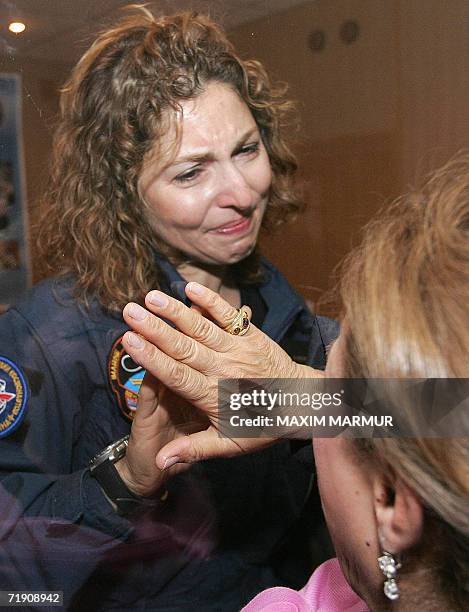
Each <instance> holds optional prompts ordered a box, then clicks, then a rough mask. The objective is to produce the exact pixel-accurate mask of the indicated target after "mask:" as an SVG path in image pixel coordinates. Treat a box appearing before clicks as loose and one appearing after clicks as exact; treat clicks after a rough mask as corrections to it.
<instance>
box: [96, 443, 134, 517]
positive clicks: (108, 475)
mask: <svg viewBox="0 0 469 612" xmlns="http://www.w3.org/2000/svg"><path fill="white" fill-rule="evenodd" d="M129 437H130V436H129V435H127V436H124V437H123V438H121V439H120V440H117V442H113V443H112V444H110V445H109V446H107V447H106V448H105V449H104V450H103V451H101V452H100V453H98V454H97V455H96V456H95V457H93V459H91V461H90V464H89V470H90V475H91V476H92V477H93V478H96V480H97V481H98V483H99V485H100V487H101V488H102V490H103V491H104V493H105V494H106V496H107V497H108V498H109V500H110V501H111V502H112V503H113V504H114V505H115V506H116V508H117V512H118V514H120V515H121V516H127V515H129V514H132V513H133V512H135V510H137V509H138V508H139V507H140V506H141V505H142V504H143V505H146V504H145V502H146V500H145V498H143V497H139V496H138V495H135V494H134V493H132V491H131V490H130V489H129V488H128V487H127V486H126V484H125V483H124V481H123V480H122V478H121V477H120V475H119V472H118V471H117V469H116V467H115V465H114V464H115V463H117V461H119V459H122V457H124V455H125V453H126V451H127V446H128V444H129Z"/></svg>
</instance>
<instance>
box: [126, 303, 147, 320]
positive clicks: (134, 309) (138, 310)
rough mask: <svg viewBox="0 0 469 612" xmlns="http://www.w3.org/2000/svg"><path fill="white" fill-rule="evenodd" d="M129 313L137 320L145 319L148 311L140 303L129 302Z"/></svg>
mask: <svg viewBox="0 0 469 612" xmlns="http://www.w3.org/2000/svg"><path fill="white" fill-rule="evenodd" d="M127 314H128V315H129V317H132V319H135V320H136V321H143V320H144V319H146V317H147V314H148V313H147V311H146V310H145V308H142V307H141V306H139V305H138V304H129V305H128V306H127Z"/></svg>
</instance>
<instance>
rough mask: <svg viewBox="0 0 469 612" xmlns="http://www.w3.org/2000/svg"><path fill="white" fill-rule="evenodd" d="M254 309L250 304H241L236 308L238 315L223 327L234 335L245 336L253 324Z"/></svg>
mask: <svg viewBox="0 0 469 612" xmlns="http://www.w3.org/2000/svg"><path fill="white" fill-rule="evenodd" d="M251 317H252V311H251V309H250V308H249V306H241V308H238V309H237V310H236V315H235V317H234V318H233V320H232V321H231V323H228V325H225V327H224V328H223V329H224V331H226V332H228V333H229V334H231V335H232V336H244V334H245V333H246V332H247V331H248V329H249V326H250V324H251Z"/></svg>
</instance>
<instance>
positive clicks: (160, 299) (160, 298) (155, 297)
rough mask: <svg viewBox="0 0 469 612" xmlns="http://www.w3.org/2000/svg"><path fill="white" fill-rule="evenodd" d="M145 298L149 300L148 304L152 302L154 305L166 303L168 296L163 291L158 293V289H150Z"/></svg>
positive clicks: (165, 304) (164, 304)
mask: <svg viewBox="0 0 469 612" xmlns="http://www.w3.org/2000/svg"><path fill="white" fill-rule="evenodd" d="M147 300H148V301H149V302H150V304H153V305H154V306H167V305H168V298H167V297H166V296H165V295H164V294H163V293H159V292H158V291H151V292H150V293H149V294H148V295H147Z"/></svg>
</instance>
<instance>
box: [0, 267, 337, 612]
mask: <svg viewBox="0 0 469 612" xmlns="http://www.w3.org/2000/svg"><path fill="white" fill-rule="evenodd" d="M264 266H265V271H266V281H265V282H264V283H263V284H262V286H260V288H259V290H260V294H261V296H262V298H263V300H264V301H265V304H266V305H267V313H266V317H265V320H264V324H263V330H264V331H265V332H266V333H267V334H268V335H270V336H271V337H272V338H273V339H274V340H276V341H277V342H284V341H285V339H288V341H289V345H290V346H294V347H295V348H294V349H292V351H293V352H297V353H298V354H296V355H294V357H295V358H296V359H299V360H300V359H301V360H303V361H305V362H307V363H310V364H312V365H314V366H316V367H319V368H321V367H323V366H324V364H325V345H326V344H327V343H328V342H329V341H330V340H331V339H332V338H333V337H335V336H336V335H337V325H336V324H335V323H334V322H332V321H330V320H328V319H324V318H322V317H315V316H313V315H311V314H310V312H309V311H308V309H307V307H306V305H305V303H304V301H303V300H302V298H300V297H299V296H298V295H297V294H296V293H295V292H294V291H293V290H292V288H291V287H290V286H289V284H288V283H287V281H286V280H285V279H284V277H283V276H282V275H281V274H280V273H279V272H278V270H276V269H275V268H274V267H273V266H272V265H271V264H269V263H268V262H264ZM163 268H164V273H165V275H166V279H167V282H168V286H169V287H171V288H173V289H174V288H177V287H178V283H179V284H180V283H181V282H182V279H181V277H180V276H179V274H178V273H177V272H176V270H175V269H174V268H172V266H170V265H169V264H168V263H167V262H164V263H163ZM176 293H177V291H176ZM179 297H180V296H179ZM126 330H127V326H126V324H125V323H124V321H123V320H122V318H121V317H120V316H116V315H112V314H109V312H107V311H106V310H104V309H103V308H102V307H101V306H100V305H99V304H98V303H92V304H91V307H90V308H89V309H86V308H85V307H84V306H82V305H79V304H78V303H77V301H76V300H75V299H74V298H73V282H72V280H71V279H70V278H66V279H62V280H57V279H51V280H47V281H45V282H43V283H40V284H39V285H37V286H35V287H34V288H33V289H32V290H31V292H30V294H29V295H28V297H27V298H25V299H24V300H22V301H21V302H20V303H18V304H17V305H16V306H15V307H13V308H11V309H10V310H9V311H8V312H7V313H5V314H4V315H2V316H1V317H0V362H1V360H2V359H3V363H6V364H8V363H11V364H14V366H15V368H16V370H17V371H19V372H20V373H21V374H22V375H23V376H24V380H25V389H24V392H25V394H26V395H27V401H26V402H25V406H24V416H23V418H22V419H21V420H20V419H19V418H18V423H16V426H15V427H13V429H12V430H11V432H9V433H8V435H5V436H4V437H2V438H1V439H0V508H1V510H0V513H1V514H0V517H1V522H0V541H1V546H0V576H1V580H0V583H1V588H2V589H3V590H5V589H21V590H60V591H63V592H64V600H65V604H66V607H67V608H68V609H72V610H82V609H86V607H88V608H89V609H93V610H138V609H145V610H164V611H165V612H176V611H178V612H179V611H181V610H186V609H188V610H195V611H197V610H200V611H202V610H203V611H204V612H207V611H210V610H214V611H215V610H220V611H221V610H223V611H230V610H239V609H240V608H241V607H242V605H244V604H245V603H246V602H247V601H248V600H249V599H251V598H252V597H253V596H254V595H255V594H256V593H258V592H259V591H261V590H262V589H264V588H267V587H269V586H272V585H275V584H278V583H279V577H278V575H276V574H275V569H274V568H273V561H272V559H274V558H279V557H282V555H283V554H284V553H282V546H283V544H285V539H286V538H288V533H289V530H290V529H292V527H293V525H294V524H295V521H296V520H297V519H298V517H299V516H300V515H301V512H302V509H303V506H304V504H305V500H306V498H307V496H308V494H309V491H310V488H311V478H312V459H311V445H309V444H308V445H307V446H303V447H302V448H301V449H299V450H298V452H296V453H293V452H292V448H291V445H290V443H289V442H287V441H284V442H282V443H279V444H277V445H275V446H273V447H271V448H269V449H266V450H264V451H261V452H259V453H256V454H253V455H246V456H241V457H237V458H234V459H216V460H210V461H204V462H201V463H199V464H197V465H194V466H191V468H190V470H188V471H187V472H185V473H183V474H180V475H178V476H176V477H174V478H173V479H171V481H170V482H169V483H168V489H169V496H168V499H167V501H166V502H164V503H163V504H161V506H158V507H156V508H154V509H152V510H151V511H148V510H147V511H142V512H141V513H140V514H138V515H136V516H134V517H132V518H124V517H122V516H119V515H118V514H117V513H116V512H114V510H113V509H112V507H111V506H110V504H109V503H108V501H107V500H106V498H105V497H104V495H103V493H102V491H101V489H100V487H99V485H98V483H97V482H96V481H95V480H94V479H93V478H92V477H90V474H89V471H88V469H87V466H88V463H89V461H90V459H91V458H92V457H93V456H94V455H95V454H96V453H97V452H99V451H101V450H102V449H103V448H105V447H106V446H107V445H108V444H110V443H111V442H114V441H115V440H117V439H118V438H120V437H122V436H124V435H125V434H127V433H128V432H129V431H130V426H131V423H130V421H129V420H128V419H126V418H125V416H124V415H123V413H122V411H121V409H120V408H119V406H118V405H117V404H118V402H117V401H116V396H115V395H114V394H113V392H112V389H111V386H110V382H109V376H110V373H109V359H110V354H111V352H112V350H113V346H115V342H116V340H118V339H119V338H120V337H121V336H122V334H123V333H124V332H125V331H126ZM291 341H292V342H291ZM0 365H1V363H0ZM5 371H6V370H5ZM11 375H12V376H13V375H14V372H13V371H12V374H11ZM3 378H5V379H6V375H3ZM16 379H17V377H16ZM1 380H2V371H1V370H0V381H1ZM18 384H20V383H18ZM16 392H17V393H16V394H17V395H18V396H19V392H20V389H19V388H18V389H17V390H16ZM11 395H13V393H12V394H11ZM5 397H8V396H6V395H5ZM8 405H10V404H8ZM14 425H15V424H14ZM288 554H292V555H294V551H290V553H288ZM295 586H296V585H295ZM42 609H43V608H42Z"/></svg>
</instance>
